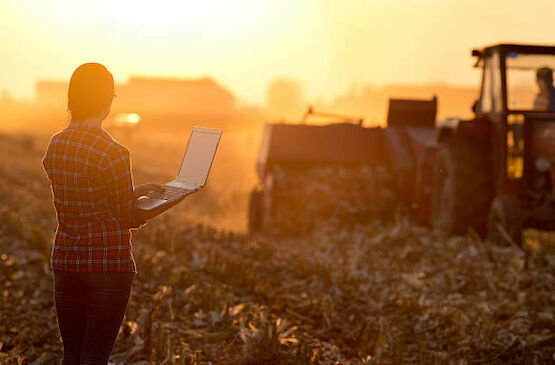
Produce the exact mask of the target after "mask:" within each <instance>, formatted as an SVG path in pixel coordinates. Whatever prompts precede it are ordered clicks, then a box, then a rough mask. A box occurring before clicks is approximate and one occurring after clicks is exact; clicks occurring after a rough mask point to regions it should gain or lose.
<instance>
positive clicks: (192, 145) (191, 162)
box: [135, 127, 222, 211]
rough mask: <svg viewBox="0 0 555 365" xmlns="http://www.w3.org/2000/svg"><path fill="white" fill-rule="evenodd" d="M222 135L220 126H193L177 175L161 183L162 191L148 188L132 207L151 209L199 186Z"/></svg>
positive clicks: (186, 193) (191, 191) (183, 195)
mask: <svg viewBox="0 0 555 365" xmlns="http://www.w3.org/2000/svg"><path fill="white" fill-rule="evenodd" d="M221 135H222V130H221V129H211V128H201V127H193V130H192V131H191V135H190V136H189V141H188V142H187V148H186V149H185V153H184V154H183V160H182V161H181V165H180V166H179V171H178V172H177V177H176V178H175V180H173V181H170V182H168V183H166V184H164V185H163V187H164V190H165V191H164V192H161V193H158V192H149V193H148V194H147V195H145V196H141V197H139V198H138V199H137V201H136V203H135V207H136V208H137V209H141V210H147V211H148V210H153V209H157V208H160V207H162V206H164V205H166V204H170V203H172V202H174V201H176V200H179V199H181V198H183V197H185V196H187V195H189V194H191V193H194V192H195V191H197V190H199V189H201V188H202V187H203V186H204V184H205V183H206V179H207V177H208V173H209V172H210V167H212V161H213V160H214V155H215V154H216V149H217V148H218V143H219V142H220V137H221Z"/></svg>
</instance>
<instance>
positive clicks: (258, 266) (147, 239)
mask: <svg viewBox="0 0 555 365" xmlns="http://www.w3.org/2000/svg"><path fill="white" fill-rule="evenodd" d="M184 130H185V129H184ZM260 131H261V126H260V125H256V126H255V127H252V128H250V129H246V128H239V127H237V128H229V130H226V131H225V133H224V137H223V138H224V139H223V142H222V145H221V149H220V150H219V151H218V155H217V160H216V163H215V165H214V169H213V173H212V175H211V177H210V180H209V183H208V186H207V188H206V189H205V190H204V191H202V192H200V193H197V194H195V195H194V196H192V197H191V198H190V199H187V200H186V201H185V202H184V203H182V204H180V205H179V206H178V207H177V208H175V209H172V210H171V211H169V212H167V213H166V214H164V215H163V216H160V217H158V218H156V219H153V220H152V221H151V222H150V223H149V224H148V225H147V226H146V227H145V228H143V229H142V230H140V231H138V232H135V233H134V235H133V242H134V252H135V257H136V260H137V266H138V274H137V276H136V277H135V282H134V287H133V291H132V296H131V300H130V303H129V306H128V311H127V314H126V317H125V319H124V322H123V326H122V329H121V333H120V336H119V339H118V342H117V343H116V347H115V349H114V352H113V355H112V358H111V363H112V364H165V365H167V364H407V363H408V364H523V363H524V364H548V363H553V361H555V331H554V328H555V320H554V318H553V312H554V309H555V277H554V272H555V270H554V269H555V259H554V251H553V247H554V245H555V240H554V239H553V236H552V235H548V234H545V233H542V232H535V231H530V232H527V233H526V247H525V248H524V249H521V248H518V247H512V246H511V247H494V246H491V245H490V244H488V243H487V242H484V241H482V240H481V239H480V238H479V237H477V236H476V235H475V234H473V233H472V232H469V234H468V235H467V236H464V237H453V238H450V239H445V238H442V237H440V236H439V235H438V234H437V233H436V232H433V231H430V230H428V229H426V228H421V227H417V226H415V225H413V224H412V223H411V222H410V221H408V220H407V219H405V218H403V217H401V216H400V217H397V218H396V219H394V220H393V221H392V222H388V223H381V222H372V221H370V222H356V223H353V222H351V223H349V224H344V223H339V222H329V223H326V224H322V225H321V226H320V227H318V228H317V229H315V230H314V231H313V232H312V233H310V234H307V235H304V236H298V237H274V236H263V237H256V238H253V239H249V238H248V237H247V236H246V234H245V226H246V208H247V196H248V192H249V190H250V188H251V187H252V186H253V185H254V183H255V181H256V180H255V174H254V158H255V155H256V148H257V146H258V138H259V136H260ZM118 133H119V134H118ZM114 134H115V135H116V137H118V138H120V139H121V141H122V143H124V144H125V145H127V146H128V147H129V149H130V150H131V154H132V159H133V163H134V165H133V168H134V174H135V182H136V183H145V182H150V181H154V182H159V183H161V182H164V181H167V180H169V179H171V178H172V175H173V174H174V173H175V170H176V166H177V164H178V162H179V160H180V157H181V153H182V149H183V144H184V140H185V138H186V135H187V134H186V132H184V131H183V130H181V132H178V133H171V134H170V133H167V134H160V133H154V132H152V131H148V130H144V131H137V133H135V134H133V135H131V134H129V133H122V132H121V131H120V132H118V131H114ZM47 138H48V136H47V135H45V134H42V135H37V134H33V135H30V134H24V133H18V134H2V135H0V154H1V156H2V158H1V159H0V298H1V299H0V300H1V306H0V364H3V363H6V364H35V365H38V364H55V363H59V362H60V359H61V353H62V344H61V340H60V337H59V333H58V329H57V325H56V317H55V313H54V309H53V298H52V278H51V272H50V269H49V254H50V246H51V240H52V236H53V232H54V229H55V217H54V211H53V208H52V206H51V196H50V190H49V187H48V182H47V180H46V177H45V175H44V173H43V171H42V170H41V166H40V158H41V156H42V153H43V151H44V148H45V146H46V143H47Z"/></svg>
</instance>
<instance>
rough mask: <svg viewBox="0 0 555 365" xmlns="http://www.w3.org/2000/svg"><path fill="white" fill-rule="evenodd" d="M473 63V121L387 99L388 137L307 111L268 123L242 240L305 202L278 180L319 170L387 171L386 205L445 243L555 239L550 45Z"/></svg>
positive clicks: (476, 53) (489, 53) (490, 52)
mask: <svg viewBox="0 0 555 365" xmlns="http://www.w3.org/2000/svg"><path fill="white" fill-rule="evenodd" d="M472 56H473V57H475V58H476V62H475V67H478V68H480V69H481V71H482V79H481V80H482V81H481V89H480V94H479V98H478V100H477V101H476V102H475V103H474V105H473V106H472V109H473V111H474V117H473V118H472V119H470V120H462V119H457V118H448V119H443V120H439V121H436V109H437V100H436V98H435V97H434V98H432V99H431V100H402V99H391V100H390V102H389V111H388V117H387V126H386V127H385V128H381V127H372V128H370V127H364V126H363V125H362V123H361V120H360V119H358V118H349V117H345V116H334V115H328V116H329V117H336V118H335V119H339V121H336V122H335V123H331V124H328V125H323V126H322V125H310V124H306V116H307V115H311V114H315V112H314V110H313V109H309V110H308V111H307V113H306V114H305V118H303V121H301V122H299V123H281V122H280V123H268V124H267V125H266V127H265V130H264V134H263V138H262V143H261V146H260V150H259V155H258V159H257V174H258V176H259V186H257V187H256V188H255V189H253V191H252V193H251V196H250V203H249V231H250V232H251V233H256V232H261V231H264V230H266V229H267V228H269V227H271V226H272V224H273V223H272V220H273V215H274V213H273V212H274V210H275V209H274V206H275V205H276V204H277V203H279V201H280V200H281V199H284V198H285V197H287V196H289V197H291V195H295V194H297V195H298V196H296V197H294V199H298V200H300V201H302V200H303V199H304V196H302V194H301V195H299V194H298V192H296V190H295V189H286V190H280V189H278V188H276V186H278V185H279V184H276V181H275V180H276V176H277V175H276V172H277V171H279V170H280V169H283V168H284V167H285V168H291V169H297V170H300V171H308V170H309V169H310V168H311V167H314V166H321V165H326V166H327V165H341V166H353V165H364V166H366V165H370V166H379V165H381V166H385V167H386V168H387V170H388V171H389V172H390V173H391V174H392V175H393V177H394V179H393V181H392V183H391V184H390V185H392V186H394V188H395V192H396V193H395V199H393V200H391V201H388V202H387V203H388V204H392V205H393V204H395V205H400V206H404V207H405V208H406V209H405V211H406V212H409V213H410V214H411V215H412V216H413V217H414V218H415V219H416V220H417V221H418V222H420V223H423V224H427V225H431V226H433V227H435V228H437V229H438V230H440V231H441V232H444V233H445V234H448V235H452V234H463V233H465V232H467V231H468V229H473V230H474V231H475V232H477V233H478V234H480V235H481V236H487V237H488V239H489V240H490V241H491V242H496V243H503V244H507V243H511V242H512V243H514V244H520V243H521V241H522V231H523V229H524V228H526V227H533V228H537V229H541V230H555V199H554V191H553V185H552V182H553V179H554V178H555V170H554V168H553V167H552V166H553V164H554V163H555V90H554V89H553V77H552V70H553V69H555V46H531V45H510V44H499V45H494V46H489V47H485V48H483V49H479V50H473V51H472ZM321 199H333V196H331V197H329V196H328V197H321ZM369 204H376V202H375V201H369Z"/></svg>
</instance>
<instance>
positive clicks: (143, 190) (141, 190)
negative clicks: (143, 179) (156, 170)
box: [134, 183, 164, 199]
mask: <svg viewBox="0 0 555 365" xmlns="http://www.w3.org/2000/svg"><path fill="white" fill-rule="evenodd" d="M150 191H155V192H159V193H163V192H164V187H163V186H162V185H160V184H154V183H150V184H142V185H139V186H135V191H134V192H135V199H137V198H139V197H140V196H143V195H147V194H148V193H149V192H150Z"/></svg>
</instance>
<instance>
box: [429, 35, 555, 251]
mask: <svg viewBox="0 0 555 365" xmlns="http://www.w3.org/2000/svg"><path fill="white" fill-rule="evenodd" d="M472 55H473V56H474V57H476V63H475V67H479V68H480V69H481V70H482V80H481V83H482V85H481V90H480V96H479V99H478V100H477V101H476V103H475V104H474V107H473V110H474V112H475V118H474V119H472V120H468V121H459V123H458V124H457V125H456V126H455V128H447V127H445V126H441V123H440V130H439V132H440V133H439V139H440V142H441V150H440V153H439V155H440V158H439V160H438V169H439V170H440V171H439V172H438V175H439V177H438V183H439V186H438V189H437V192H438V194H440V196H437V199H436V202H435V207H436V208H435V210H436V212H437V214H436V215H435V216H436V221H437V223H438V226H440V227H443V228H446V229H447V231H452V232H451V233H455V231H456V230H457V229H458V230H460V229H461V228H462V227H463V224H464V223H465V222H466V221H468V220H470V221H471V222H472V223H473V224H471V226H472V227H473V228H475V229H476V230H477V231H481V232H483V233H486V232H487V234H488V236H489V238H490V240H494V241H500V240H501V241H507V240H509V241H511V240H512V241H514V242H515V243H520V240H521V232H522V228H524V227H535V228H539V229H548V230H552V229H555V224H554V223H555V210H554V199H553V184H552V183H553V181H554V178H555V170H554V169H553V166H554V164H555V88H554V86H553V72H554V70H555V47H553V46H532V45H511V44H499V45H495V46H491V47H485V48H484V49H480V50H473V51H472ZM470 160H476V161H470ZM471 167H472V168H473V169H474V171H471ZM465 174H467V175H466V176H464V175H465ZM461 179H462V180H463V181H458V180H461ZM464 180H466V183H465V182H464ZM436 195H437V194H436ZM449 195H450V196H449ZM464 200H466V203H464ZM472 201H478V205H477V206H472V203H470V202H472ZM442 205H443V206H442ZM446 213H447V215H446V216H445V217H441V215H442V214H443V215H445V214H446Z"/></svg>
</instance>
